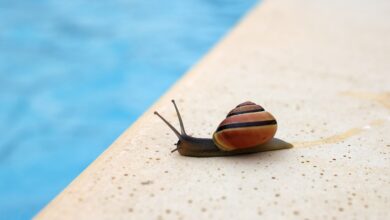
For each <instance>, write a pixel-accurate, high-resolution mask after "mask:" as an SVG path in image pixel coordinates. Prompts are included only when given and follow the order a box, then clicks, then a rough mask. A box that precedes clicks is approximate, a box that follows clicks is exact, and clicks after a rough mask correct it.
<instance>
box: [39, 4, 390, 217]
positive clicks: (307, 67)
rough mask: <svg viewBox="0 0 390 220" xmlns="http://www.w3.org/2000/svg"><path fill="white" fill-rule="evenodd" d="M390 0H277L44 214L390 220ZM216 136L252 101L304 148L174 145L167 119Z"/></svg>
mask: <svg viewBox="0 0 390 220" xmlns="http://www.w3.org/2000/svg"><path fill="white" fill-rule="evenodd" d="M389 39H390V1H387V0H378V1H363V0H353V1H352V0H346V1H338V0H318V1H307V0H295V1H288V0H265V1H264V2H262V3H261V4H260V5H259V6H257V7H255V8H254V9H253V10H252V11H251V12H250V13H249V14H248V15H247V16H246V17H245V18H244V19H243V20H242V21H241V22H240V23H239V24H238V25H237V26H236V27H235V28H234V29H233V30H232V31H231V32H230V33H229V34H228V35H227V36H226V37H225V38H224V39H223V40H222V41H221V42H220V43H219V44H218V45H216V46H215V47H214V48H213V49H212V50H211V51H210V52H209V53H208V54H207V55H206V56H205V57H204V58H203V59H202V60H201V61H200V62H199V63H198V64H197V65H196V66H194V67H193V68H192V69H191V70H190V71H189V72H188V73H187V74H186V75H185V76H184V77H183V78H182V79H180V80H179V81H178V82H177V83H176V84H175V85H174V86H173V87H172V88H171V89H170V91H168V92H167V93H166V94H165V95H164V96H163V97H162V98H161V99H160V100H159V101H158V102H156V103H155V105H153V107H152V108H151V109H149V111H147V112H145V114H144V115H143V116H142V117H141V118H140V119H139V120H138V121H137V122H136V123H134V124H133V125H132V126H131V127H130V128H129V129H127V130H126V131H125V132H124V133H123V134H122V135H121V136H120V137H119V138H118V139H117V140H116V141H115V142H114V143H113V144H112V145H111V146H110V147H109V148H108V149H107V150H106V151H105V152H104V153H103V154H102V155H101V156H100V157H98V158H97V159H96V160H95V161H94V162H93V163H92V164H91V165H90V166H89V167H88V168H87V169H86V170H85V171H84V172H83V173H82V174H80V176H79V177H77V178H76V179H75V180H74V181H73V182H72V183H71V184H70V185H69V186H68V187H67V188H66V189H64V191H63V192H62V193H61V194H59V195H58V196H57V197H56V198H55V199H54V200H53V201H52V202H51V203H49V204H48V205H47V206H46V207H45V208H44V209H43V210H42V211H41V212H40V213H39V214H38V215H37V216H36V217H35V218H36V219H254V218H257V217H264V218H267V219H271V218H272V219H346V218H347V219H386V218H387V219H388V218H389V216H390V209H389V207H390V135H389V131H390V40H389ZM171 99H176V100H177V103H178V105H179V108H180V110H181V112H182V116H183V117H184V123H185V125H186V130H187V131H188V132H189V133H190V134H192V135H194V136H199V137H211V135H212V133H213V131H214V130H215V129H216V127H217V125H218V124H219V122H220V121H222V120H223V118H224V117H225V115H226V114H227V112H228V111H229V110H230V109H232V108H234V106H235V105H237V104H239V103H240V102H243V101H247V100H251V101H254V102H256V103H258V104H261V105H262V106H263V107H264V108H265V109H266V110H268V111H270V112H272V114H273V115H274V116H275V117H276V118H277V120H278V125H279V130H278V132H277V135H276V137H278V138H280V139H282V140H284V141H287V142H289V143H292V144H293V145H294V147H293V148H291V149H286V150H280V151H272V152H265V153H258V154H252V155H246V156H237V157H221V158H189V157H182V156H180V155H179V154H178V153H177V152H175V153H171V152H170V151H171V150H172V149H173V148H174V145H173V144H174V143H175V142H176V141H177V138H176V137H175V136H174V134H173V133H172V132H171V131H170V130H168V128H167V127H166V126H165V125H164V124H163V123H162V122H161V121H160V120H159V119H158V118H157V117H156V116H155V115H154V114H153V111H154V110H158V111H159V112H160V113H161V114H162V115H164V116H166V117H167V118H168V120H169V121H171V122H172V123H174V125H175V126H176V127H178V121H177V118H176V115H175V111H174V109H173V107H172V104H171V102H170V100H171Z"/></svg>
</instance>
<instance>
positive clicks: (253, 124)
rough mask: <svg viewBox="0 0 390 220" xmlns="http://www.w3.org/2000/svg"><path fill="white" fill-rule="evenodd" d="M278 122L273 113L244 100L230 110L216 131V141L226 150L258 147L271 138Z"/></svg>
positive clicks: (214, 137)
mask: <svg viewBox="0 0 390 220" xmlns="http://www.w3.org/2000/svg"><path fill="white" fill-rule="evenodd" d="M276 130H277V122H276V120H275V118H274V116H272V115H271V113H269V112H267V111H265V110H264V108H263V107H261V106H260V105H257V104H255V103H253V102H244V103H241V104H239V105H237V107H236V108H235V109H233V110H231V111H230V112H229V114H228V115H227V116H226V118H225V120H223V121H222V122H221V124H220V125H219V126H218V128H217V130H216V131H215V132H214V135H213V139H214V143H215V144H216V145H217V146H218V148H219V149H221V150H224V151H231V150H238V149H245V148H252V147H256V146H258V145H260V144H264V143H266V142H267V141H269V140H271V139H272V138H273V136H274V135H275V133H276Z"/></svg>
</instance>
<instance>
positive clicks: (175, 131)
mask: <svg viewBox="0 0 390 220" xmlns="http://www.w3.org/2000/svg"><path fill="white" fill-rule="evenodd" d="M154 114H155V115H157V116H158V117H159V118H161V120H163V122H165V124H166V125H168V127H169V128H170V129H171V130H172V131H173V132H174V133H175V134H176V136H177V137H178V138H179V140H182V139H183V136H182V135H181V134H180V133H179V131H177V130H176V128H175V127H173V125H171V123H169V122H168V121H167V120H166V119H165V118H164V117H163V116H161V115H160V114H159V113H158V112H157V111H155V112H154Z"/></svg>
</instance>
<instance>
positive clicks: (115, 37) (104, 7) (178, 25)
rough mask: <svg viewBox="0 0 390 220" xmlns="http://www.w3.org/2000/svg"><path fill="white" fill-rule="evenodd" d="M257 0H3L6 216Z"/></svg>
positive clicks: (32, 205)
mask: <svg viewBox="0 0 390 220" xmlns="http://www.w3.org/2000/svg"><path fill="white" fill-rule="evenodd" d="M254 4H255V0H185V1H182V0H167V1H160V0H148V1H143V0H129V1H124V0H110V1H105V0H104V1H103V0H101V1H97V0H96V1H87V0H78V1H76V0H66V1H54V0H35V1H22V0H0V134H1V136H0V137H1V138H0V219H26V218H31V217H32V216H33V215H34V214H36V212H38V211H39V210H40V209H41V208H42V207H43V206H44V205H45V204H47V203H48V202H49V201H50V200H51V199H52V198H53V197H54V196H55V195H56V194H58V193H59V192H60V191H61V189H63V188H64V187H65V186H66V185H67V184H68V183H69V182H70V181H71V180H72V179H73V178H75V177H76V176H77V175H78V174H79V173H80V172H81V171H82V170H83V169H84V168H85V167H86V166H87V165H88V164H89V163H91V162H92V161H93V159H94V158H96V157H97V156H98V155H99V154H100V153H101V152H102V151H103V150H104V149H106V148H107V146H109V145H110V143H112V141H113V140H115V138H116V137H117V136H118V135H120V134H121V133H122V132H123V131H124V129H125V128H127V127H128V126H129V125H131V123H132V122H134V120H135V119H137V117H139V116H140V115H141V114H142V112H143V111H145V110H146V109H147V108H148V107H149V106H150V105H151V104H152V103H153V102H154V101H155V100H156V99H158V98H159V96H161V95H162V94H163V93H164V92H165V91H166V90H167V89H168V88H169V86H170V85H172V84H173V83H174V82H175V80H177V79H178V78H179V77H180V76H181V75H182V74H183V73H185V71H186V70H187V69H188V68H189V67H190V66H191V65H192V64H194V63H195V62H196V61H197V60H199V59H200V58H201V57H202V55H203V54H204V53H206V52H207V51H208V50H209V49H210V47H212V45H213V44H215V43H216V42H217V41H218V39H220V38H221V37H222V36H223V35H224V34H225V33H226V32H227V31H228V30H229V28H230V27H231V26H232V25H234V23H236V22H237V21H238V19H239V18H240V17H241V16H242V15H243V14H244V13H245V12H246V11H247V10H248V9H249V8H251V6H253V5H254Z"/></svg>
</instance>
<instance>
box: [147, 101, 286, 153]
mask: <svg viewBox="0 0 390 220" xmlns="http://www.w3.org/2000/svg"><path fill="white" fill-rule="evenodd" d="M172 103H173V105H174V107H175V110H176V114H177V116H178V118H179V123H180V131H181V132H179V131H178V130H177V129H176V128H175V127H174V126H173V125H172V124H171V123H169V122H168V121H167V120H166V119H165V118H164V117H162V116H161V115H160V114H159V113H158V112H157V111H155V112H154V114H155V115H157V116H158V117H159V118H161V120H163V122H165V124H167V125H168V127H169V128H170V129H171V130H172V131H173V132H174V133H175V134H176V136H177V137H178V138H179V141H178V142H177V144H176V146H177V148H176V149H174V150H172V152H174V151H176V150H177V151H178V152H179V153H180V154H181V155H183V156H191V157H218V156H233V155H238V154H249V153H257V152H261V151H269V150H278V149H284V148H290V147H291V145H290V144H288V143H286V142H284V141H282V140H279V139H276V138H273V137H274V135H275V133H276V130H277V122H276V119H275V118H274V116H273V115H272V114H271V113H269V112H267V111H265V109H264V108H263V107H261V106H260V105H257V104H255V103H253V102H249V101H248V102H244V103H241V104H239V105H237V106H236V107H235V108H234V109H233V110H231V111H230V112H229V113H228V115H227V116H226V118H225V119H224V120H223V121H222V122H221V123H220V124H219V126H218V127H217V129H216V131H215V132H214V134H213V137H212V138H195V137H191V136H189V135H187V133H186V131H185V129H184V124H183V120H182V117H181V115H180V112H179V109H178V107H177V105H176V103H175V101H174V100H172Z"/></svg>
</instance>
